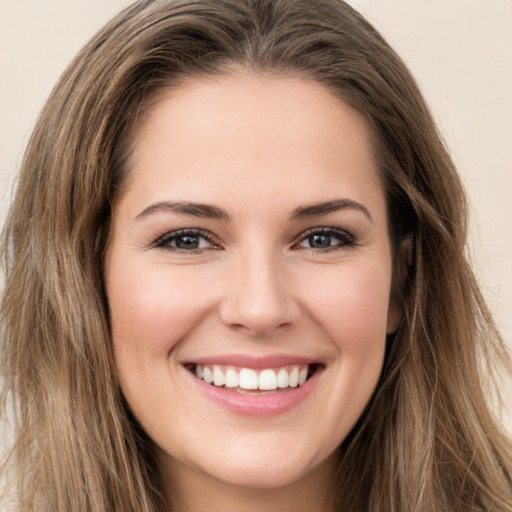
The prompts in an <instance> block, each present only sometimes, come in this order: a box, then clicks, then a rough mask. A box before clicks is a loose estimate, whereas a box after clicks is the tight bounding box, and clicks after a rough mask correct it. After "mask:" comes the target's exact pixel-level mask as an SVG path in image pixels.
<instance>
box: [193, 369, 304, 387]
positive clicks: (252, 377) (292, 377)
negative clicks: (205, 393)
mask: <svg viewBox="0 0 512 512" xmlns="http://www.w3.org/2000/svg"><path fill="white" fill-rule="evenodd" d="M195 374H196V375H197V377H199V378H200V379H202V380H204V381H205V382H206V383H208V384H213V385H214V386H218V387H221V386H226V387H227V388H240V389H248V390H256V389H259V390H262V391H270V390H273V389H277V388H281V389H283V388H287V387H292V388H296V387H297V386H302V384H304V382H306V379H307V378H308V365H292V366H283V367H281V368H266V369H264V370H259V371H257V370H253V369H252V368H238V367H235V366H221V365H217V364H214V365H201V364H198V365H196V367H195Z"/></svg>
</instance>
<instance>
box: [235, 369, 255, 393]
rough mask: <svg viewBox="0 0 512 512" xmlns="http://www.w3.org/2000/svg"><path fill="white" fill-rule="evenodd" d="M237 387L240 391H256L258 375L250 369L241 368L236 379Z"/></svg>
mask: <svg viewBox="0 0 512 512" xmlns="http://www.w3.org/2000/svg"><path fill="white" fill-rule="evenodd" d="M238 387H240V388H242V389H258V374H257V373H256V372H255V371H254V370H251V369H250V368H242V369H241V370H240V375H239V377H238Z"/></svg>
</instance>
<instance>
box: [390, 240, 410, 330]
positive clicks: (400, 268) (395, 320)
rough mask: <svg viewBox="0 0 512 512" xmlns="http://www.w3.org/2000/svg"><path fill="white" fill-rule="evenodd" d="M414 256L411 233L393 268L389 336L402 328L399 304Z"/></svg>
mask: <svg viewBox="0 0 512 512" xmlns="http://www.w3.org/2000/svg"><path fill="white" fill-rule="evenodd" d="M413 255H414V237H413V234H412V233H409V234H408V235H407V236H406V237H405V238H404V239H403V240H402V243H401V244H400V248H399V251H398V254H397V255H396V261H395V262H394V268H393V282H392V284H391V297H390V300H389V309H388V320H387V326H386V333H387V334H394V333H395V332H396V331H397V330H398V328H399V327H400V323H401V322H402V319H403V311H402V307H401V306H400V304H399V302H400V301H399V296H400V291H401V290H402V289H403V286H404V283H405V280H406V278H407V274H408V270H409V268H410V267H412V263H413Z"/></svg>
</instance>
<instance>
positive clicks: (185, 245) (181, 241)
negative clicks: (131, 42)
mask: <svg viewBox="0 0 512 512" xmlns="http://www.w3.org/2000/svg"><path fill="white" fill-rule="evenodd" d="M198 246H199V240H198V237H197V236H191V235H183V236H180V237H179V238H177V239H176V247H178V248H179V249H197V248H198Z"/></svg>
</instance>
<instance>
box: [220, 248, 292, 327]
mask: <svg viewBox="0 0 512 512" xmlns="http://www.w3.org/2000/svg"><path fill="white" fill-rule="evenodd" d="M298 312H299V307H298V303H297V301H296V298H295V296H294V292H293V283H292V282H291V280H290V276H289V272H288V269H287V266H286V262H285V261H284V260H283V258H282V257H281V256H280V255H279V254H278V253H277V251H275V250H272V248H268V247H267V248H261V247H260V248H258V249H254V248H253V249H252V250H251V248H246V250H244V251H241V252H240V253H239V254H238V255H237V256H236V257H235V258H234V261H233V262H232V265H231V268H230V271H229V277H228V285H227V286H226V289H225V294H224V297H223V303H222V305H221V317H222V320H223V322H224V323H225V324H226V325H229V326H232V327H238V328H244V329H245V330H248V331H250V332H251V333H253V334H258V335H261V334H268V333H270V332H272V331H273V330H274V329H277V328H279V327H283V326H285V325H289V324H292V323H293V322H295V321H296V319H297V315H298Z"/></svg>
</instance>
